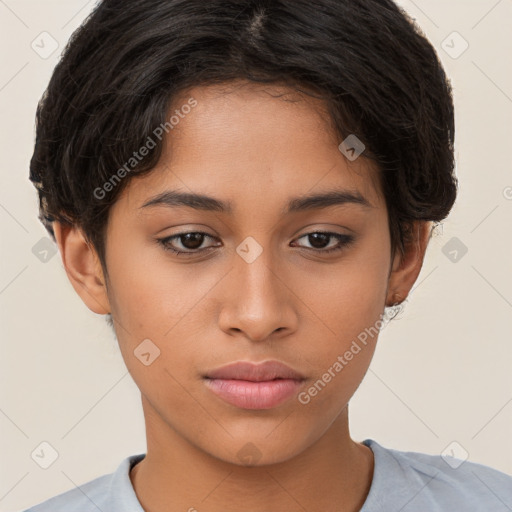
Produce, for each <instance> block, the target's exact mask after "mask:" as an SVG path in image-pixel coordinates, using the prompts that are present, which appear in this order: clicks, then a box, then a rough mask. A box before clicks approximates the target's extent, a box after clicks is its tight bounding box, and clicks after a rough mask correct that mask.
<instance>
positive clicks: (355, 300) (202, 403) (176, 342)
mask: <svg viewBox="0 0 512 512" xmlns="http://www.w3.org/2000/svg"><path fill="white" fill-rule="evenodd" d="M283 93H285V94H284V96H283ZM278 94H280V96H279V97H276V96H277V95H278ZM190 97H193V98H194V99H195V101H196V102H197V105H196V106H195V107H194V108H193V109H190V111H189V109H184V110H182V112H185V111H187V112H188V113H187V114H186V115H183V116H182V117H180V120H179V123H177V124H175V126H174V128H173V129H172V131H171V132H170V135H169V136H168V138H167V141H166V145H165V149H164V152H163V154H162V157H161V160H160V162H159V165H158V166H157V167H156V168H155V169H154V170H153V171H152V172H150V173H149V174H148V175H146V176H143V177H139V178H132V179H131V180H130V182H129V183H128V186H127V187H126V188H125V189H124V190H123V192H122V194H121V195H120V197H119V199H118V201H117V202H116V203H115V205H114V206H113V207H112V210H111V212H110V217H109V223H108V229H107V243H106V265H107V269H108V274H109V276H108V282H107V285H108V292H107V293H108V295H107V296H106V298H105V300H106V301H108V308H109V311H110V312H111V313H112V317H113V319H114V326H115V329H116V333H117V337H118V340H119V345H120V349H121V352H122V355H123V358H124V360H125V362H126V365H127V368H128V369H129V371H130V373H131V375H132V377H133V379H134V380H135V382H136V384H137V385H138V387H139V388H140V390H141V392H142V395H143V403H144V410H145V413H146V421H147V423H149V425H147V426H148V429H150V430H151V432H152V434H153V435H154V436H158V437H159V438H160V439H161V440H163V439H165V438H166V436H167V435H171V433H172V435H174V436H175V435H178V436H180V437H181V438H182V439H184V440H185V441H186V442H188V443H190V444H191V445H193V446H196V447H198V448H200V449H201V450H203V451H204V452H206V453H209V454H211V455H213V456H214V457H216V458H218V459H221V460H224V461H227V462H232V463H236V464H240V463H241V461H242V459H243V458H244V453H245V452H247V455H249V457H252V459H253V461H254V462H255V463H258V464H268V463H273V462H280V461H285V460H287V459H290V458H291V457H293V456H295V455H297V454H299V453H301V452H302V451H304V450H306V449H307V448H308V447H309V446H311V445H312V444H313V443H315V442H316V441H318V440H319V439H320V438H321V437H322V436H323V435H324V434H325V433H326V432H327V431H328V430H329V429H330V428H332V426H333V425H335V424H336V421H337V420H338V419H339V418H340V416H341V415H342V414H343V413H344V411H346V407H347V404H348V402H349V400H350V398H351V397H352V395H353V393H354V392H355V390H356V389H357V387H358V385H359V384H360V382H361V380H362V378H363V376H364V374H365V372H366V371H367V368H368V366H369V364H370V360H371V357H372V354H373V351H374V348H375V342H376V340H377V336H376V335H375V331H376V329H375V326H377V327H379V322H380V320H381V318H382V316H381V315H382V314H383V311H384V306H385V303H386V300H387V297H388V294H389V289H390V279H391V278H390V276H393V275H394V274H393V272H392V270H393V265H394V261H392V258H391V246H390V237H389V229H388V217H387V212H386V206H385V202H384V198H383V197H382V194H381V191H380V190H379V189H378V188H377V185H376V184H377V180H376V179H375V177H376V170H375V169H374V168H373V167H372V166H371V165H370V163H369V162H368V161H367V160H366V159H365V158H364V157H359V158H358V159H357V160H355V161H353V162H351V161H349V160H348V159H346V158H345V156H344V155H343V154H342V153H341V152H340V150H339V149H338V145H339V144H340V142H341V140H339V139H338V138H337V137H336V136H335V135H334V134H333V133H332V132H331V129H330V127H329V125H328V124H327V123H326V121H325V120H326V119H327V117H326V116H327V114H326V113H325V112H324V110H323V105H322V103H321V102H320V101H319V100H316V99H312V98H310V97H307V96H300V95H299V94H298V93H293V91H291V90H289V89H286V88H283V87H278V86H275V85H274V86H265V87H264V86H261V85H260V86H258V85H254V84H245V85H243V86H240V87H232V88H230V89H228V88H227V87H226V86H224V87H223V88H221V87H220V86H209V87H197V88H194V89H191V90H189V91H188V92H187V94H184V95H183V97H182V98H180V101H177V102H175V105H174V108H173V111H174V110H176V109H178V110H179V109H180V107H181V106H182V105H185V104H187V101H188V99H189V98H190ZM165 194H167V196H165ZM180 194H189V196H188V198H187V197H185V196H180ZM192 194H194V195H200V196H207V197H208V198H210V199H205V197H203V198H202V199H201V198H195V199H193V198H192ZM313 196H318V198H317V199H316V200H314V199H312V197H313ZM321 197H323V199H322V198H321ZM192 199H193V200H192ZM174 250H176V251H180V252H181V253H180V254H178V253H175V252H174ZM418 271H419V270H418ZM411 284H412V283H411ZM372 328H373V329H372ZM368 332H371V333H372V335H373V336H372V335H368ZM365 333H366V335H365ZM363 340H364V341H363ZM239 361H243V362H250V363H261V362H268V361H273V362H276V361H277V362H279V363H283V364H284V365H286V366H288V367H289V368H290V369H291V370H292V371H293V372H295V373H294V374H293V375H287V374H283V372H282V368H278V369H277V370H276V368H275V367H270V368H267V370H268V371H269V372H270V373H272V372H275V375H277V376H278V377H280V379H278V380H279V381H280V382H278V380H272V379H273V375H269V374H266V373H265V372H263V373H262V374H258V375H259V378H260V380H262V381H264V382H260V383H259V384H258V383H255V382H252V383H247V382H246V381H244V379H243V378H241V376H240V375H235V374H230V375H229V376H228V378H226V372H224V374H223V373H222V371H221V372H220V374H217V375H215V371H216V370H218V369H219V368H221V367H224V366H226V365H229V364H230V363H234V362H239ZM280 372H281V373H280ZM242 373H243V372H242ZM249 373H250V372H249ZM256 373H257V372H256ZM215 376H217V378H214V377H215ZM253 376H254V375H253ZM242 377H243V375H242ZM291 377H293V378H291ZM254 380H257V379H254ZM271 380H272V382H271ZM229 381H231V382H229ZM241 381H244V382H245V383H244V382H241ZM244 450H245V452H244Z"/></svg>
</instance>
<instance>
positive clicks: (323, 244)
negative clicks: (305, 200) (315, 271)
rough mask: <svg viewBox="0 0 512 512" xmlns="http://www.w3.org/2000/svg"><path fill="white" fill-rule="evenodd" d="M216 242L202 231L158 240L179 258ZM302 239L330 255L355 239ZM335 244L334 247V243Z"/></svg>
mask: <svg viewBox="0 0 512 512" xmlns="http://www.w3.org/2000/svg"><path fill="white" fill-rule="evenodd" d="M208 238H209V239H212V240H215V237H213V236H211V235H209V234H208V233H203V232H200V231H191V232H184V233H177V234H176V235H172V236H168V237H166V238H160V239H158V242H159V243H160V245H162V247H163V248H164V249H165V250H166V251H170V252H172V253H173V254H177V255H179V256H185V257H186V256H192V255H194V254H198V253H201V252H206V251H208V250H209V249H213V248H214V247H218V245H219V244H217V245H210V246H207V247H202V245H203V243H204V241H205V239H208ZM302 238H305V239H307V241H308V243H309V244H310V246H309V247H307V246H306V247H305V248H306V249H309V250H312V251H314V252H318V253H321V254H328V253H332V252H335V251H341V250H343V249H345V248H346V247H348V246H349V245H351V244H352V243H353V242H354V241H355V238H354V237H353V236H352V235H344V234H341V233H332V232H329V231H315V232H312V233H307V234H305V235H302V236H301V237H299V238H298V239H297V240H301V239H302ZM333 241H334V242H335V243H334V245H333V244H332V242H333Z"/></svg>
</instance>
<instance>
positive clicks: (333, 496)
mask: <svg viewBox="0 0 512 512" xmlns="http://www.w3.org/2000/svg"><path fill="white" fill-rule="evenodd" d="M143 407H144V415H145V418H146V435H147V439H148V448H147V454H146V456H145V458H144V459H143V460H142V461H141V462H139V463H138V464H137V465H136V466H135V467H134V468H133V469H132V471H131V472H130V479H131V482H132V485H133V487H134V489H135V493H136V494H137V497H138V499H139V501H140V503H141V505H142V507H143V508H144V510H145V511H146V512H164V511H165V512H175V511H176V512H177V511H180V512H183V511H190V512H195V511H197V512H202V511H206V510H208V512H221V511H223V512H224V511H225V510H226V504H229V508H230V509H233V510H235V509H236V510H244V511H246V512H256V511H261V510H265V511H267V512H274V511H275V512H277V511H282V510H286V511H289V512H295V511H297V512H299V511H300V512H304V510H307V511H311V512H313V511H317V510H318V511H320V510H321V511H323V512H356V511H359V510H360V509H361V507H362V506H363V503H364V501H365V499H366V496H367V495H368V492H369V490H370V485H371V481H372V476H373V464H374V461H373V453H372V451H371V449H370V448H368V447H366V446H364V445H362V444H360V443H356V442H354V441H352V439H351V438H350V435H349V428H348V407H346V408H345V409H344V410H343V411H342V413H341V414H340V415H339V416H338V418H337V419H336V420H335V421H334V422H333V423H332V424H331V426H330V427H329V429H328V430H327V431H326V432H325V433H324V435H323V436H322V437H321V438H320V439H319V440H318V441H316V442H315V443H313V444H312V445H310V446H309V447H308V448H307V449H306V450H304V451H302V452H301V453H300V454H298V455H297V456H295V457H293V458H291V459H289V460H286V461H284V462H280V463H276V464H269V465H265V466H253V467H247V466H240V465H237V464H232V463H229V462H226V461H222V460H220V459H218V458H216V457H213V456H212V455H210V454H208V453H206V452H204V451H203V450H201V449H199V448H198V447H196V446H194V445H192V444H191V443H189V442H188V441H187V440H186V439H184V438H183V437H182V436H180V435H179V433H177V432H176V431H175V430H173V429H172V428H171V427H169V425H167V424H164V425H163V424H162V423H163V422H162V420H161V418H160V417H159V416H158V415H157V414H156V412H155V411H154V410H152V408H151V405H150V404H149V403H148V402H147V401H145V400H144V399H143Z"/></svg>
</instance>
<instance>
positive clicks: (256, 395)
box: [206, 379, 302, 409]
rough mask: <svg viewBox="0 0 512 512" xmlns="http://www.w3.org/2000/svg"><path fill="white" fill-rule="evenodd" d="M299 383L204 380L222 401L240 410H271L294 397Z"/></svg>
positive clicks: (288, 381)
mask: <svg viewBox="0 0 512 512" xmlns="http://www.w3.org/2000/svg"><path fill="white" fill-rule="evenodd" d="M301 384H302V383H301V381H299V380H294V379H275V380H267V381H262V382H252V381H248V380H234V379H206V385H207V386H208V388H209V389H210V390H211V391H213V393H215V394H216V395H217V396H219V397H220V398H222V399H223V400H224V401H226V402H227V403H229V404H231V405H235V406H236V407H240V408H242V409H272V408H273V407H277V406H278V405H280V404H282V403H283V402H286V400H288V399H289V398H291V397H292V396H293V395H295V394H296V393H297V392H298V390H299V388H300V386H301Z"/></svg>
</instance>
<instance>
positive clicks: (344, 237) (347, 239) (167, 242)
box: [157, 229, 355, 257]
mask: <svg viewBox="0 0 512 512" xmlns="http://www.w3.org/2000/svg"><path fill="white" fill-rule="evenodd" d="M189 234H194V235H202V236H203V237H206V238H211V239H218V237H216V236H214V235H210V234H209V233H205V232H203V231H194V230H189V231H182V232H180V233H176V234H174V235H170V236H167V237H164V238H159V239H157V241H158V243H159V244H160V245H162V246H163V248H164V250H165V251H169V252H171V253H174V254H175V255H177V256H180V257H181V256H183V257H187V256H196V255H199V254H203V253H206V252H207V251H209V250H211V249H214V248H215V247H218V245H217V246H215V245H211V246H208V247H203V248H200V249H190V250H179V249H174V248H173V247H172V246H171V241H172V240H175V239H179V238H180V237H182V236H185V235H189ZM313 234H324V235H328V236H330V237H331V238H335V239H337V240H338V243H337V244H336V245H335V246H334V247H331V248H329V249H316V248H314V247H303V246H300V247H302V248H303V249H306V250H308V251H309V252H313V253H316V254H318V255H320V256H322V255H326V254H330V253H333V252H341V251H343V250H344V249H345V248H347V247H348V246H350V245H352V244H353V243H354V242H355V237H354V236H353V235H349V234H345V233H337V232H333V231H328V230H321V229H317V230H314V229H313V230H311V231H308V232H306V233H303V234H302V235H300V236H298V237H295V238H294V239H293V240H292V242H293V241H295V240H300V239H301V238H304V237H307V236H309V235H313Z"/></svg>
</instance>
